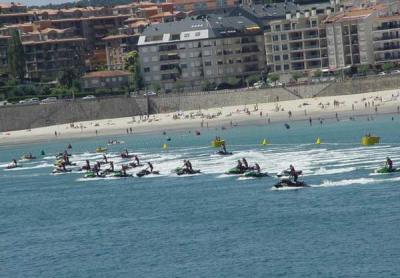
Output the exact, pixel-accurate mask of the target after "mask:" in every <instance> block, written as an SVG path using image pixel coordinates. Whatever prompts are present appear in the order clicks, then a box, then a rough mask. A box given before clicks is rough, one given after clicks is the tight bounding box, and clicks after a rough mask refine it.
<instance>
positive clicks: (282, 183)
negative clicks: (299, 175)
mask: <svg viewBox="0 0 400 278" xmlns="http://www.w3.org/2000/svg"><path fill="white" fill-rule="evenodd" d="M274 187H275V188H285V187H292V188H295V187H298V188H301V187H309V186H308V185H307V184H306V183H305V182H303V181H297V182H294V181H292V180H290V179H282V180H280V181H279V182H278V183H277V184H275V185H274Z"/></svg>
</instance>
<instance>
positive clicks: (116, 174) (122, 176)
mask: <svg viewBox="0 0 400 278" xmlns="http://www.w3.org/2000/svg"><path fill="white" fill-rule="evenodd" d="M108 176H110V177H115V178H129V177H133V175H132V174H127V173H123V172H122V171H117V172H113V173H112V174H110V175H108Z"/></svg>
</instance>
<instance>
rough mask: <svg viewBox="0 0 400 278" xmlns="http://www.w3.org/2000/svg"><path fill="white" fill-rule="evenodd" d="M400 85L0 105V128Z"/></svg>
mask: <svg viewBox="0 0 400 278" xmlns="http://www.w3.org/2000/svg"><path fill="white" fill-rule="evenodd" d="M398 88H400V75H399V76H397V75H396V76H382V77H378V76H376V77H368V78H361V79H353V80H348V81H345V82H333V83H324V84H315V85H310V86H304V85H302V86H292V87H288V88H272V89H259V90H253V91H219V92H201V93H185V94H168V95H159V96H151V97H148V98H146V97H132V98H131V97H114V98H103V99H96V100H90V101H89V100H88V101H83V100H76V101H73V102H72V101H67V102H60V103H53V104H45V105H23V106H19V105H15V106H7V107H0V131H10V130H19V129H28V128H35V127H42V126H49V125H54V124H64V123H70V122H77V121H89V120H96V119H108V118H119V117H129V116H136V115H141V114H143V115H144V114H147V113H148V112H149V113H150V114H154V113H167V112H174V111H178V110H197V109H207V108H214V107H222V106H235V105H246V104H255V103H263V102H272V101H276V100H277V99H279V100H281V101H283V100H292V99H297V98H299V97H303V98H304V97H312V96H333V95H343V94H357V93H367V92H373V91H381V90H390V89H398Z"/></svg>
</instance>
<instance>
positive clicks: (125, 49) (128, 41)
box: [103, 34, 139, 70]
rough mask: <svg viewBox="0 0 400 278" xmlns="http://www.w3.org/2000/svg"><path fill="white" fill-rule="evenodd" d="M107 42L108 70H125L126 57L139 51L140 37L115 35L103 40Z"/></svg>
mask: <svg viewBox="0 0 400 278" xmlns="http://www.w3.org/2000/svg"><path fill="white" fill-rule="evenodd" d="M103 40H104V41H105V42H106V55H107V68H108V70H123V69H124V62H125V55H126V54H127V53H129V52H130V51H133V50H137V43H138V40H139V35H138V34H137V35H128V34H121V35H113V36H107V37H105V38H103Z"/></svg>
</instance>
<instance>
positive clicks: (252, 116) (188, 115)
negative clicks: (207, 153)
mask: <svg viewBox="0 0 400 278" xmlns="http://www.w3.org/2000/svg"><path fill="white" fill-rule="evenodd" d="M399 106H400V91H399V90H387V91H379V92H372V93H365V94H354V95H341V96H330V97H320V98H309V99H298V100H291V101H282V102H273V103H272V102H271V103H258V104H252V105H246V106H244V105H242V106H230V107H220V108H211V109H202V110H199V111H177V112H175V113H167V114H157V115H150V117H149V118H146V117H144V118H143V117H139V116H135V117H126V118H116V119H106V120H94V121H86V122H75V123H69V124H61V125H53V126H47V127H41V128H35V129H31V130H19V131H10V132H2V133H0V145H10V144H23V143H33V142H42V141H50V140H51V141H52V140H65V139H69V138H86V137H95V136H110V138H113V137H116V136H118V135H122V134H131V133H132V134H138V133H144V132H155V131H159V132H160V133H161V132H162V131H170V130H185V129H190V130H193V131H195V130H201V129H202V128H215V127H222V126H225V127H229V126H236V125H238V126H240V125H244V124H269V123H274V122H290V121H298V120H310V118H311V119H312V121H313V122H315V123H319V122H320V121H321V120H322V121H323V120H326V119H332V118H336V117H337V118H338V119H345V118H346V119H348V118H350V117H358V116H366V117H374V116H376V115H379V114H390V113H399V110H400V107H399Z"/></svg>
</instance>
